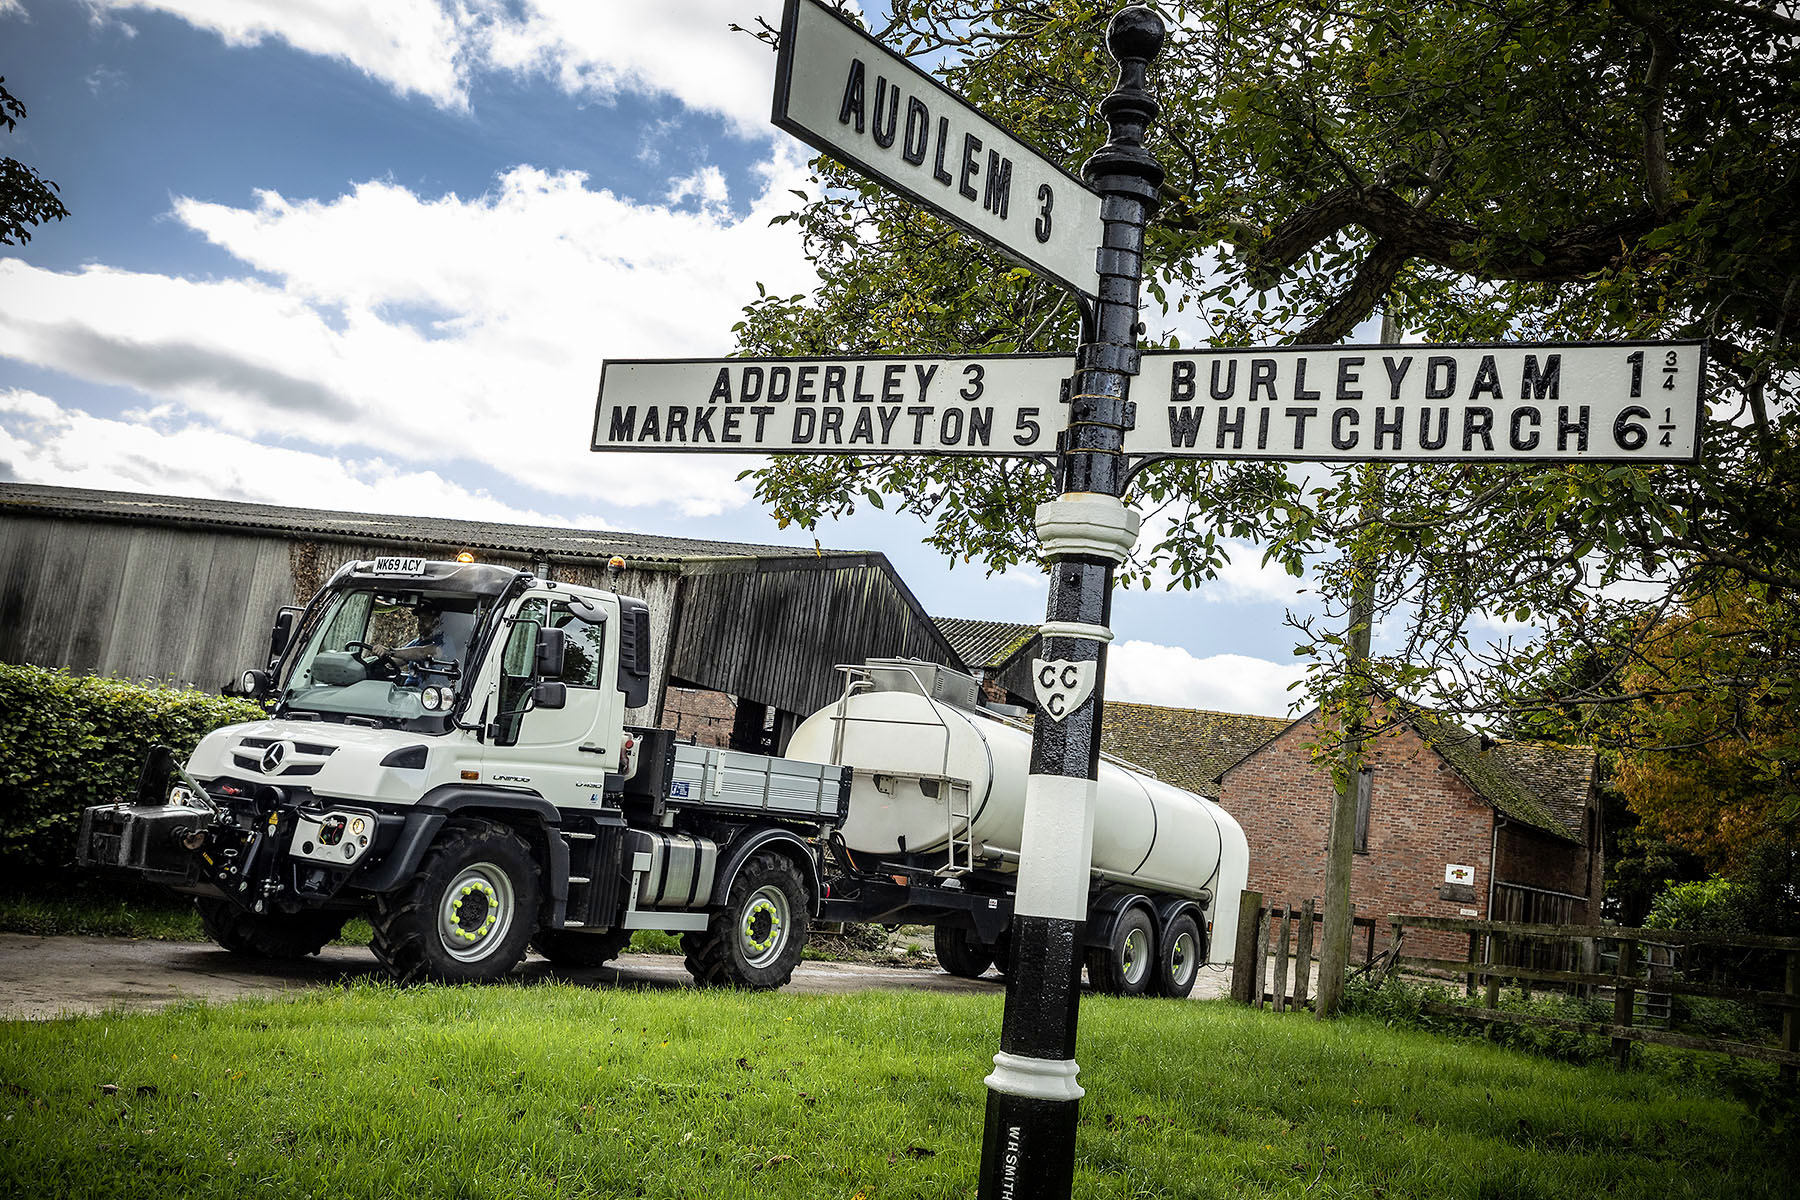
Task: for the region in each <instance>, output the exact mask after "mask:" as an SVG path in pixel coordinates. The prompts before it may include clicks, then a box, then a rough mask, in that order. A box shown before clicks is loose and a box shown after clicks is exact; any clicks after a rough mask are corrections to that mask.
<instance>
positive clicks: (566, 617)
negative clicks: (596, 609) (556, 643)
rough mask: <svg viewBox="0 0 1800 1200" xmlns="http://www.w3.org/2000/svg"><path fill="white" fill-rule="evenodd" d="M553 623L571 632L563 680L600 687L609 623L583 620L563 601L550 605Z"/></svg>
mask: <svg viewBox="0 0 1800 1200" xmlns="http://www.w3.org/2000/svg"><path fill="white" fill-rule="evenodd" d="M550 624H552V625H554V626H555V627H556V628H558V629H560V630H562V631H563V633H564V634H566V635H567V636H568V642H567V643H566V645H565V647H564V650H563V654H564V658H563V674H562V680H563V682H564V683H565V684H567V685H568V686H570V687H580V688H592V687H599V686H600V664H601V663H602V662H604V661H605V659H606V626H605V625H604V624H596V623H594V622H590V621H584V620H582V619H581V618H580V617H578V616H576V615H575V614H574V613H573V612H571V611H569V606H568V605H567V604H564V603H562V602H561V601H558V602H556V603H555V604H552V605H551V606H550Z"/></svg>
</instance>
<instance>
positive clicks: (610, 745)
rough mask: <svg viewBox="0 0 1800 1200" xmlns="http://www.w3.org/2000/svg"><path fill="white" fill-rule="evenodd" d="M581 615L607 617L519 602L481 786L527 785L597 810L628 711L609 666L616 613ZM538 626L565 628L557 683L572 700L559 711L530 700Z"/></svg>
mask: <svg viewBox="0 0 1800 1200" xmlns="http://www.w3.org/2000/svg"><path fill="white" fill-rule="evenodd" d="M584 611H585V612H587V613H588V615H590V616H604V617H607V618H609V619H606V620H587V619H584V618H583V617H582V616H578V615H577V614H576V613H575V612H574V611H573V610H572V609H571V608H570V606H569V603H568V601H567V600H564V599H562V598H560V597H555V596H543V595H533V596H527V597H526V598H525V599H524V600H523V601H521V602H520V604H519V608H518V610H517V612H516V613H515V614H514V617H515V619H514V621H513V622H512V625H511V627H510V629H509V630H508V631H507V634H506V641H505V642H504V644H503V646H502V649H501V663H500V665H501V670H500V678H499V681H498V683H497V685H496V686H497V690H498V696H497V703H496V705H495V709H494V711H495V712H497V713H498V714H500V715H499V717H498V719H497V720H496V721H495V722H494V733H495V736H493V737H491V738H489V739H488V742H487V745H486V747H485V748H484V751H483V754H482V778H483V781H484V782H487V783H492V784H496V785H498V786H501V787H517V788H529V789H531V790H532V791H535V792H537V793H538V794H539V795H541V796H543V797H544V798H545V799H546V800H549V801H550V802H551V803H552V804H555V805H556V806H557V807H558V808H597V807H599V806H600V798H601V796H602V795H603V794H604V792H605V782H606V774H607V772H608V771H611V770H615V769H616V768H617V764H618V755H619V747H618V742H619V732H620V729H621V725H620V722H621V719H622V716H623V714H622V710H620V708H619V703H620V698H619V694H618V690H617V686H616V683H615V681H614V678H613V677H614V675H615V674H616V672H614V671H613V670H610V669H609V664H611V663H613V662H614V661H616V658H617V653H618V649H617V647H618V637H619V634H618V628H617V626H618V619H617V610H616V609H614V608H612V607H611V606H608V607H607V608H606V609H603V610H601V612H599V613H595V612H593V610H586V609H584ZM541 626H550V627H554V628H557V629H561V630H562V631H563V635H564V637H565V638H566V642H565V646H566V650H565V657H564V661H563V674H562V678H561V680H560V682H561V683H562V684H563V685H564V687H565V688H566V690H567V699H566V703H565V704H564V705H563V707H562V708H537V707H532V706H530V705H529V703H528V697H529V696H530V693H531V689H532V678H531V673H530V664H531V662H532V658H533V655H534V652H535V650H536V642H537V631H538V629H539V628H540V627H541ZM522 709H523V710H525V711H521V710H522Z"/></svg>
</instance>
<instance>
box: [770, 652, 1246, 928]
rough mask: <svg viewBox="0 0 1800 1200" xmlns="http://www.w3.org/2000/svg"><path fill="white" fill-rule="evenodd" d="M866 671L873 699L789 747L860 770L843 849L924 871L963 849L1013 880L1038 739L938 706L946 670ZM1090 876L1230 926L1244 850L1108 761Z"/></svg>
mask: <svg viewBox="0 0 1800 1200" xmlns="http://www.w3.org/2000/svg"><path fill="white" fill-rule="evenodd" d="M867 670H869V672H870V674H871V675H872V676H873V678H872V679H870V681H869V682H868V683H867V684H866V685H865V687H866V690H861V691H853V692H852V694H850V695H848V696H847V697H846V698H845V699H844V700H843V701H841V702H840V703H838V704H834V705H832V706H830V707H829V708H825V709H822V710H820V711H819V712H817V713H814V714H813V715H812V716H811V717H809V718H807V720H806V721H804V722H803V723H802V724H801V725H800V727H799V728H798V729H797V730H796V731H795V732H794V736H793V739H792V740H791V741H790V743H789V744H788V748H787V755H788V757H790V758H799V759H805V760H808V761H812V762H820V763H837V764H842V765H847V766H850V767H852V768H854V778H853V781H852V783H851V791H850V807H849V815H848V818H847V819H846V820H845V822H844V825H843V828H842V833H843V837H844V841H845V844H846V845H848V846H849V848H850V850H851V851H852V852H853V853H855V854H858V855H862V856H879V855H888V856H892V855H896V854H899V853H901V852H902V851H904V852H905V853H907V854H908V855H914V856H918V855H922V856H925V861H927V862H929V861H930V859H931V858H932V857H935V856H939V855H942V856H944V858H945V861H946V862H947V861H948V857H949V855H950V854H951V852H952V849H953V845H954V846H956V847H958V849H957V851H956V853H957V857H958V860H959V861H960V860H961V858H962V855H963V854H964V853H966V851H964V850H962V849H960V847H961V846H963V845H964V844H967V845H968V846H969V848H970V849H972V851H973V856H974V858H975V859H976V860H978V861H980V860H986V861H987V865H990V866H998V867H999V869H1001V870H1014V869H1016V867H1017V864H1018V850H1019V844H1020V840H1021V831H1022V828H1023V824H1024V817H1025V783H1026V778H1027V776H1028V775H1029V774H1030V764H1031V734H1030V732H1029V731H1028V730H1026V729H1025V728H1023V727H1021V726H1020V725H1018V724H1014V723H1011V722H1008V721H1006V720H1003V719H1001V718H1000V717H998V716H996V715H994V714H991V713H989V712H987V711H985V710H983V709H981V708H979V707H978V706H977V705H976V704H975V703H974V695H973V694H972V693H969V694H966V695H964V696H957V697H956V699H958V700H962V701H964V702H962V703H949V702H946V700H944V699H939V698H934V696H933V695H932V694H931V693H933V692H936V693H939V694H945V693H947V692H950V691H953V690H954V689H953V688H945V687H943V686H940V685H941V681H942V674H944V673H943V672H942V669H941V668H936V669H934V668H932V666H931V664H925V663H917V664H910V667H909V668H908V667H903V668H899V669H895V668H892V667H886V668H885V669H883V668H880V667H878V665H877V664H874V663H871V664H870V666H869V668H867ZM948 675H949V676H950V678H951V679H952V680H967V679H968V677H967V676H963V675H958V674H956V673H954V672H951V673H948ZM934 677H936V678H937V681H938V683H937V685H934ZM969 682H970V683H973V681H972V680H970V681H969ZM915 861H917V860H915ZM1093 870H1094V872H1095V874H1097V875H1099V876H1100V877H1102V878H1103V879H1106V880H1109V881H1114V882H1119V883H1125V884H1130V885H1135V886H1137V887H1141V888H1143V889H1145V890H1146V891H1153V892H1162V893H1168V894H1173V895H1178V896H1188V897H1196V898H1198V897H1202V896H1209V897H1211V898H1213V899H1214V900H1215V902H1216V904H1215V905H1213V906H1209V907H1211V908H1212V910H1213V913H1214V916H1215V919H1216V918H1217V917H1222V916H1223V915H1224V913H1223V911H1222V910H1223V909H1224V908H1225V907H1227V906H1229V908H1230V909H1231V910H1232V913H1231V917H1230V919H1231V920H1232V921H1233V922H1235V920H1236V911H1235V910H1236V907H1237V900H1238V893H1239V892H1240V891H1241V890H1242V889H1243V887H1244V883H1245V879H1246V876H1247V874H1248V871H1249V852H1248V848H1247V845H1246V843H1245V840H1244V833H1243V830H1242V829H1240V828H1239V826H1238V823H1237V822H1236V821H1235V820H1233V819H1232V817H1231V815H1230V814H1229V813H1227V812H1226V811H1225V810H1224V809H1222V808H1220V807H1219V806H1218V805H1217V804H1215V803H1214V802H1212V801H1211V800H1208V799H1206V798H1204V797H1202V796H1197V795H1195V794H1194V793H1192V792H1188V791H1183V790H1182V789H1180V788H1177V787H1173V786H1171V785H1169V784H1167V783H1164V782H1162V781H1161V780H1158V779H1156V778H1154V777H1152V776H1151V775H1149V774H1147V773H1145V772H1142V771H1137V770H1133V769H1131V768H1130V767H1128V766H1126V765H1124V764H1121V763H1118V762H1114V761H1110V760H1102V761H1101V764H1100V778H1099V784H1098V796H1097V799H1096V806H1095V813H1094V854H1093Z"/></svg>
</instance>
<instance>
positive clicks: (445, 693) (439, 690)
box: [419, 687, 453, 712]
mask: <svg viewBox="0 0 1800 1200" xmlns="http://www.w3.org/2000/svg"><path fill="white" fill-rule="evenodd" d="M452 694H453V693H452V692H451V691H450V689H449V688H444V687H428V688H426V689H425V690H424V691H422V692H420V693H419V703H420V704H423V705H424V706H425V707H426V708H427V709H429V710H430V711H432V712H436V711H438V709H440V708H449V707H450V698H451V696H452Z"/></svg>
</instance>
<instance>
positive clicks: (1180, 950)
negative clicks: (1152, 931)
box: [1151, 913, 1206, 1000]
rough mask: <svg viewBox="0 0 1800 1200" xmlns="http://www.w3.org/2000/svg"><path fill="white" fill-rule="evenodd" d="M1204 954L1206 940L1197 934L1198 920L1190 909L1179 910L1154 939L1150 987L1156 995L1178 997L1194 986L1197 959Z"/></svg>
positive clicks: (1198, 929)
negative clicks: (1154, 968) (1180, 912)
mask: <svg viewBox="0 0 1800 1200" xmlns="http://www.w3.org/2000/svg"><path fill="white" fill-rule="evenodd" d="M1205 957H1206V942H1205V941H1204V940H1203V939H1202V938H1201V936H1200V923H1199V922H1198V921H1196V920H1194V918H1193V915H1192V914H1190V913H1182V914H1181V915H1180V916H1178V917H1176V918H1175V919H1174V920H1173V921H1170V922H1169V924H1168V925H1167V927H1165V928H1164V929H1163V931H1162V937H1160V938H1158V939H1157V941H1156V979H1155V981H1154V983H1153V984H1152V987H1151V990H1152V991H1154V992H1155V993H1156V994H1157V995H1158V996H1168V997H1170V998H1172V999H1176V1000H1179V999H1181V998H1182V997H1184V996H1186V995H1187V994H1188V993H1189V992H1191V991H1193V990H1194V981H1195V980H1196V979H1198V978H1199V977H1200V960H1201V959H1203V958H1205Z"/></svg>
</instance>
